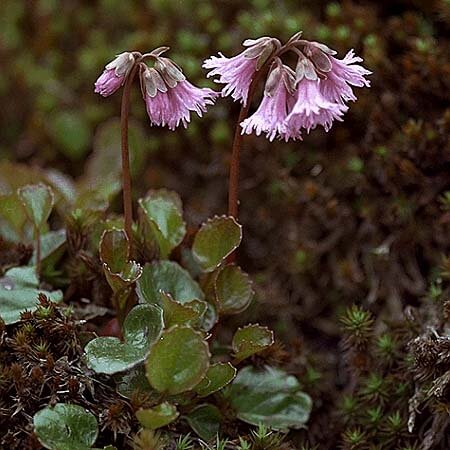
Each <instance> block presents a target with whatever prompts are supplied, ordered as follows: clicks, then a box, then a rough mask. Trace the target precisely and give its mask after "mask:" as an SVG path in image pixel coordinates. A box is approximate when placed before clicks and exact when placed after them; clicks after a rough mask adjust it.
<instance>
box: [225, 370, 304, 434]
mask: <svg viewBox="0 0 450 450" xmlns="http://www.w3.org/2000/svg"><path fill="white" fill-rule="evenodd" d="M226 396H227V397H229V399H230V403H231V406H232V407H233V408H234V409H235V411H236V413H237V417H238V418H239V419H240V420H242V421H244V422H247V423H250V424H252V425H259V424H261V423H262V424H264V425H267V426H268V427H270V428H274V429H286V428H302V427H303V426H304V424H305V423H306V422H307V421H308V419H309V415H310V413H311V408H312V401H311V398H310V397H309V395H308V394H305V393H304V392H302V391H301V390H300V383H299V382H298V380H297V378H295V377H294V376H291V375H287V374H286V373H285V372H284V371H282V370H280V369H276V368H273V367H268V366H266V367H265V368H264V369H263V370H258V369H256V368H253V367H250V366H249V367H244V368H243V369H241V370H240V371H239V373H238V375H237V377H236V378H235V379H234V381H233V383H232V384H231V386H230V387H229V388H227V392H226Z"/></svg>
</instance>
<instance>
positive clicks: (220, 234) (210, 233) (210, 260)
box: [192, 216, 242, 272]
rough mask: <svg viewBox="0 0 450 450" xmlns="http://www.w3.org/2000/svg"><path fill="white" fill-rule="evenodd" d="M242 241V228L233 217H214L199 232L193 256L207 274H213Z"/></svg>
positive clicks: (193, 248)
mask: <svg viewBox="0 0 450 450" xmlns="http://www.w3.org/2000/svg"><path fill="white" fill-rule="evenodd" d="M241 240H242V227H241V225H239V224H238V223H237V222H236V221H235V220H234V218H233V217H227V216H221V217H214V218H212V219H209V220H208V221H207V222H205V223H204V224H203V225H202V226H201V228H200V230H199V231H198V232H197V234H196V236H195V239H194V244H193V246H192V254H193V256H194V258H195V259H196V260H197V262H198V263H199V264H200V266H201V267H202V269H203V270H204V271H205V272H212V271H213V270H214V269H216V268H217V267H218V266H219V265H220V264H221V263H222V261H223V260H224V259H225V258H226V257H227V256H228V255H230V254H231V253H232V252H233V251H234V250H236V248H238V247H239V244H240V243H241Z"/></svg>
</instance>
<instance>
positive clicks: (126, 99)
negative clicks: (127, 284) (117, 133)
mask: <svg viewBox="0 0 450 450" xmlns="http://www.w3.org/2000/svg"><path fill="white" fill-rule="evenodd" d="M137 68H138V64H134V66H133V68H132V69H131V72H130V73H129V75H128V77H127V79H126V81H125V86H124V88H123V93H122V105H121V109H120V129H121V137H122V139H121V144H122V191H123V213H124V217H125V232H126V233H127V236H128V239H129V240H130V245H131V240H132V234H131V227H132V224H133V203H132V199H131V174H130V153H129V150H128V116H129V111H130V92H131V85H132V83H133V80H134V76H135V75H136V70H137Z"/></svg>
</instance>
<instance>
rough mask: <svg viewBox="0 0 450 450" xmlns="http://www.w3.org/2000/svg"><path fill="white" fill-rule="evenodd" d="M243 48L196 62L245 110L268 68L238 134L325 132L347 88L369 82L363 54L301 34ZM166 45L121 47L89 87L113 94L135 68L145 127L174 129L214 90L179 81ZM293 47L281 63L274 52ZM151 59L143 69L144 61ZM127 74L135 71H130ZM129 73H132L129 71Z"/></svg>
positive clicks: (343, 107) (340, 111)
mask: <svg viewBox="0 0 450 450" xmlns="http://www.w3.org/2000/svg"><path fill="white" fill-rule="evenodd" d="M243 45H244V47H246V49H245V50H244V51H243V52H241V53H240V54H238V55H236V56H234V57H232V58H227V57H225V56H224V55H222V54H221V53H219V56H218V57H217V56H212V57H210V58H209V59H207V60H206V61H205V62H204V63H203V67H204V68H206V69H208V70H209V71H210V72H209V73H208V77H215V80H214V81H216V82H217V83H221V84H224V87H223V89H222V96H228V95H231V97H232V98H233V99H234V100H235V101H240V102H241V103H242V105H243V107H245V108H248V106H249V105H248V101H249V97H251V96H252V94H253V88H252V86H253V84H256V82H257V81H258V80H259V79H260V77H261V76H262V74H263V73H265V70H263V69H264V68H266V67H268V68H269V73H268V77H267V80H266V86H265V89H264V95H263V99H262V101H261V103H260V105H259V107H258V108H257V110H256V111H255V113H254V114H253V115H251V116H250V117H248V118H247V119H245V120H244V121H243V122H242V123H241V127H242V134H251V133H253V132H254V133H256V134H257V135H260V134H261V133H265V135H266V137H267V138H268V139H269V140H271V141H272V140H273V139H275V138H276V137H277V138H280V139H284V140H286V141H288V140H289V139H292V140H296V139H302V132H303V130H306V132H308V133H309V132H310V130H312V129H314V128H316V127H317V126H318V125H321V126H322V127H323V128H324V129H325V130H326V131H328V130H329V129H330V128H331V126H332V125H333V122H334V121H335V120H338V121H341V120H342V117H343V115H344V114H345V113H346V112H347V111H348V106H347V102H349V101H355V100H356V96H355V94H354V93H353V89H352V87H353V86H357V87H363V86H370V82H369V80H367V79H366V76H367V75H369V74H370V73H371V72H370V71H369V70H367V69H365V68H364V67H363V66H361V65H360V64H358V63H360V62H362V59H361V58H359V57H358V56H356V55H355V54H354V52H353V50H350V51H349V52H348V53H347V55H346V56H345V57H344V59H338V58H336V57H335V55H336V52H335V51H334V50H331V49H330V48H328V47H327V46H326V45H324V44H321V43H318V42H311V41H306V40H304V39H301V33H296V34H295V35H294V36H292V38H291V39H289V41H288V42H287V43H286V44H284V45H282V44H281V43H280V41H279V40H278V39H275V38H272V37H267V36H265V37H261V38H259V39H248V40H246V41H244V43H243ZM167 50H168V47H160V48H157V49H155V50H153V51H152V52H151V53H146V54H145V55H141V54H140V53H138V52H132V53H131V52H125V53H122V54H120V55H118V56H117V58H116V59H115V60H114V61H112V62H110V63H109V64H108V65H107V66H106V67H105V71H104V72H103V74H102V75H101V76H100V77H99V78H98V80H97V81H96V83H95V92H98V93H99V94H101V95H103V96H105V97H106V96H108V95H111V94H112V93H114V92H115V91H117V89H119V88H120V87H121V86H122V85H123V84H124V83H125V80H126V79H127V77H128V76H129V75H130V73H131V71H132V70H138V71H139V76H140V82H141V89H142V95H143V97H144V100H145V104H146V108H147V113H148V116H149V118H150V122H151V124H152V125H158V126H167V127H168V128H169V129H171V130H174V129H175V128H176V127H178V126H179V125H180V124H182V125H184V127H186V126H187V124H188V122H189V121H190V113H191V112H192V111H195V112H196V113H197V114H198V115H199V116H201V115H202V114H203V113H204V112H205V111H206V108H207V105H211V104H213V103H214V101H215V99H216V98H217V96H218V95H219V94H218V93H217V92H215V91H213V90H212V89H209V88H198V87H196V86H194V85H193V84H191V83H190V82H189V81H187V80H186V77H185V76H184V75H183V72H182V71H181V69H180V67H178V66H177V65H176V64H175V63H174V62H173V61H171V60H170V59H169V58H165V57H163V56H161V55H162V54H163V53H164V52H166V51H167ZM288 51H292V52H294V53H295V55H296V56H297V64H296V67H295V70H293V69H292V68H290V67H289V66H287V65H285V64H284V63H283V61H282V60H281V58H280V57H281V56H282V55H283V54H284V53H286V52H288ZM146 59H151V60H153V62H154V64H153V66H152V67H149V66H148V65H147V64H146V63H145V62H144V60H146ZM133 73H134V72H133ZM131 76H133V75H131Z"/></svg>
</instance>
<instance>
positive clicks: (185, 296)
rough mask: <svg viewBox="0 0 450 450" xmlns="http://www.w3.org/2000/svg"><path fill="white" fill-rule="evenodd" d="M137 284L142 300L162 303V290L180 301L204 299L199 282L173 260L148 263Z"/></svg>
mask: <svg viewBox="0 0 450 450" xmlns="http://www.w3.org/2000/svg"><path fill="white" fill-rule="evenodd" d="M137 286H138V296H139V299H140V301H141V302H147V303H156V304H160V292H165V293H166V294H170V295H171V296H172V298H173V299H174V300H176V301H177V302H180V303H186V302H190V301H192V300H203V299H204V294H203V292H202V290H201V289H200V286H199V285H198V283H196V282H195V281H194V280H193V279H192V278H191V276H190V275H189V273H188V272H187V271H186V270H184V269H183V268H182V267H181V266H179V265H178V264H177V263H175V262H172V261H157V262H154V263H152V264H146V265H145V267H144V270H143V273H142V276H141V278H140V279H139V281H138V284H137Z"/></svg>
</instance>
